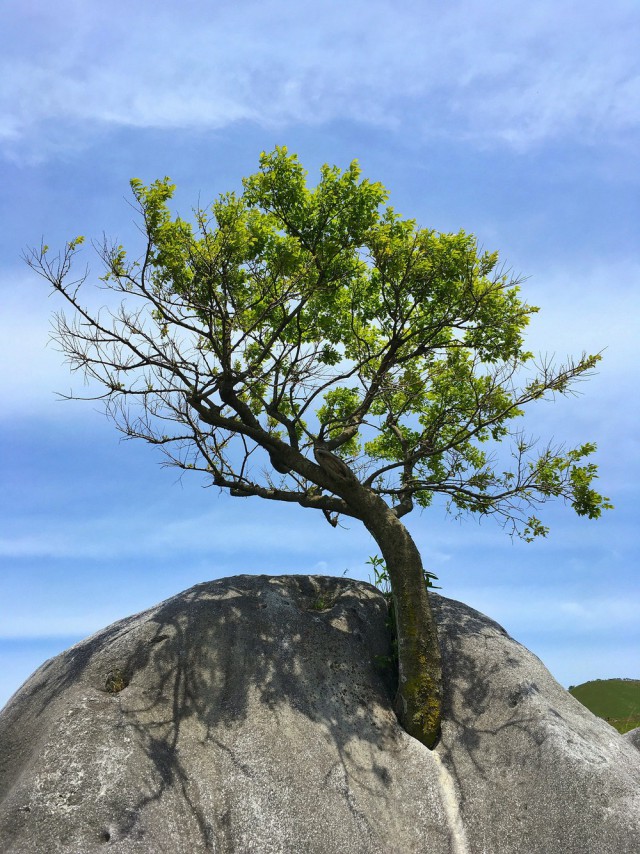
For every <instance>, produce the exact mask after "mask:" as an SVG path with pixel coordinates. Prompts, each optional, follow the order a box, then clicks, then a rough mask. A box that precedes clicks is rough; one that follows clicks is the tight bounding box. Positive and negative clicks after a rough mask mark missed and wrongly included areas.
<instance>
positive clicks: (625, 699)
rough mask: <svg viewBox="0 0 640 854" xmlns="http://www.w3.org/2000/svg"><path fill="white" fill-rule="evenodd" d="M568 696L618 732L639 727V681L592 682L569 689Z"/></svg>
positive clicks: (572, 686) (607, 680) (611, 680)
mask: <svg viewBox="0 0 640 854" xmlns="http://www.w3.org/2000/svg"><path fill="white" fill-rule="evenodd" d="M569 692H570V693H571V694H573V696H574V697H575V698H576V700H580V702H581V703H582V705H583V706H586V707H587V708H588V709H589V711H591V712H593V714H594V715H597V716H598V717H599V718H604V719H605V720H606V721H608V722H609V723H610V724H611V726H614V727H615V728H616V729H617V730H618V732H629V730H630V729H635V728H636V727H637V726H640V679H594V680H593V681H592V682H585V683H584V684H583V685H571V686H570V687H569Z"/></svg>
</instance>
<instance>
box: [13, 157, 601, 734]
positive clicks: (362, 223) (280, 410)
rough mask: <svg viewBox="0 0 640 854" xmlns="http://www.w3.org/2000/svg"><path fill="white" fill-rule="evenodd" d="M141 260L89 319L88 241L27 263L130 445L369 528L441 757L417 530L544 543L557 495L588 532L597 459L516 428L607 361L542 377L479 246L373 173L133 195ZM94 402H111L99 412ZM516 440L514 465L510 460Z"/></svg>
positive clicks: (419, 729)
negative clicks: (429, 525) (182, 195)
mask: <svg viewBox="0 0 640 854" xmlns="http://www.w3.org/2000/svg"><path fill="white" fill-rule="evenodd" d="M131 187H132V190H133V195H134V197H135V201H136V205H137V207H138V209H139V212H140V215H141V220H142V232H143V234H144V237H145V245H144V248H143V250H142V253H141V255H140V257H135V258H134V257H131V256H130V255H129V254H128V253H127V252H126V251H125V249H124V248H123V247H122V246H121V245H116V244H111V243H109V242H107V241H106V240H105V241H104V242H103V243H102V244H101V245H99V246H96V249H97V250H98V252H99V255H100V257H101V259H102V262H103V264H104V275H103V276H102V279H101V281H102V283H103V285H104V286H106V287H107V288H109V289H111V290H113V291H115V292H117V293H118V294H120V295H121V300H122V301H121V302H120V304H119V307H118V308H117V309H114V310H112V311H108V310H107V309H103V310H102V311H100V312H97V313H92V312H91V311H90V310H89V309H88V308H86V307H85V306H84V304H83V303H82V302H81V296H80V293H81V286H82V285H83V283H84V282H85V281H86V279H87V277H88V271H86V270H85V273H84V275H82V276H81V277H80V278H77V279H74V278H73V277H72V276H71V268H72V261H73V258H74V256H75V255H76V254H77V252H78V251H79V247H80V245H81V243H82V242H83V238H81V237H79V238H76V239H75V240H72V241H71V242H70V243H68V244H67V245H66V247H65V249H64V251H62V252H61V253H60V254H58V255H57V256H55V257H52V256H51V254H50V253H49V252H48V247H46V246H41V247H40V248H39V249H36V250H31V251H30V252H28V253H26V260H27V261H28V263H29V264H30V266H31V267H32V268H33V269H34V270H36V271H37V272H38V273H39V274H41V275H43V276H44V277H45V279H47V280H48V281H49V282H50V283H51V285H52V286H53V287H54V289H55V290H56V291H59V292H60V293H61V294H62V295H63V296H64V297H65V298H66V300H67V301H68V302H69V303H70V304H71V306H72V307H73V315H72V317H71V319H68V318H67V317H65V315H64V314H59V315H57V317H56V329H57V333H56V336H55V337H56V338H57V340H58V341H59V343H60V344H61V345H62V349H63V351H64V352H65V353H66V355H67V357H68V359H69V361H70V363H71V366H72V368H74V369H79V370H80V371H82V372H83V373H84V374H85V376H86V377H87V378H88V379H89V380H90V381H97V383H99V385H100V390H101V391H100V394H99V395H96V396H97V397H99V398H100V399H102V400H103V401H104V402H105V404H106V410H107V413H108V414H109V415H110V416H111V417H112V418H113V419H114V421H115V423H116V425H117V426H118V428H119V429H120V430H121V431H123V432H124V434H125V435H126V436H128V437H134V438H142V439H145V440H146V441H147V442H150V443H151V444H153V445H158V446H160V448H161V449H162V450H163V451H164V452H165V454H166V455H167V457H168V459H169V461H170V463H171V464H174V465H176V466H178V467H180V468H182V469H188V470H196V471H200V472H204V474H205V475H206V477H207V478H208V479H209V480H210V482H211V483H212V484H214V485H216V486H218V487H221V488H222V489H226V490H228V491H229V492H230V493H231V495H234V496H238V497H249V496H259V497H261V498H264V499H269V500H275V501H284V502H293V503H297V504H299V505H301V506H302V507H310V508H315V509H318V510H320V511H322V512H323V513H324V515H325V517H326V519H327V521H328V522H329V523H330V524H331V525H334V526H335V525H336V524H337V522H338V519H339V518H340V517H341V516H347V517H352V518H354V519H359V520H360V521H361V522H363V524H364V525H365V526H366V528H367V530H368V531H369V532H370V534H371V535H372V537H373V538H374V540H375V541H376V543H377V544H378V546H379V549H380V551H381V553H382V556H383V559H384V561H385V563H386V567H387V571H388V574H389V577H390V582H391V589H392V597H393V603H394V612H395V620H396V632H397V645H398V658H399V687H398V694H397V713H398V716H399V719H400V722H401V723H402V725H403V726H404V728H405V729H406V730H407V732H409V733H410V734H411V735H413V736H415V737H416V738H418V739H419V740H420V741H422V742H423V743H424V744H426V745H427V746H429V747H432V746H433V745H434V744H435V742H436V741H437V739H438V734H439V729H440V719H441V695H442V687H441V664H440V649H439V645H438V638H437V633H436V626H435V623H434V619H433V616H432V612H431V607H430V603H429V596H428V591H427V585H426V584H425V575H424V572H423V566H422V562H421V558H420V554H419V552H418V549H417V548H416V545H415V543H414V541H413V539H412V538H411V536H410V534H409V532H408V530H407V528H406V527H405V525H404V524H403V522H402V521H401V520H402V519H403V517H404V516H405V515H406V514H407V513H409V512H410V511H411V510H413V509H414V507H415V506H418V507H427V506H428V505H429V504H430V503H431V502H432V500H433V499H434V497H435V496H437V495H443V496H445V497H446V500H447V501H448V506H449V509H450V510H452V511H454V512H456V513H473V514H478V515H480V516H490V515H493V516H496V517H498V518H499V519H500V520H501V521H502V522H503V524H505V525H506V526H508V528H509V530H510V531H511V532H512V533H516V534H519V535H521V536H523V537H524V538H525V539H532V538H533V537H536V536H544V535H545V534H546V531H547V529H546V527H545V526H544V525H543V523H542V522H541V521H540V520H539V519H538V518H537V517H536V516H535V512H536V508H537V507H538V506H539V505H541V504H542V503H544V502H545V501H546V500H547V499H549V498H552V497H560V498H563V499H565V500H566V501H568V502H569V503H570V504H571V505H572V506H573V508H574V509H575V510H576V512H577V513H578V514H580V515H586V516H588V517H590V518H595V517H597V516H599V515H600V514H601V512H602V510H603V509H604V508H607V507H608V506H610V505H609V504H608V501H607V499H606V498H604V497H603V496H601V495H599V494H598V493H597V492H596V491H595V490H594V489H593V488H592V481H593V479H594V478H595V476H596V468H595V465H594V464H593V463H591V462H587V461H586V458H588V457H589V456H590V455H591V454H592V452H593V451H594V450H595V446H594V445H593V444H584V445H581V446H580V447H577V448H574V449H570V450H566V449H563V448H562V447H552V446H550V445H547V446H545V447H544V448H542V449H536V448H534V445H535V443H534V442H533V440H530V439H528V438H526V437H525V435H524V433H523V432H521V431H520V430H517V429H516V428H515V427H514V426H513V422H514V421H517V419H518V418H519V417H520V416H521V415H522V414H523V408H524V407H525V406H526V405H527V404H529V403H532V402H533V401H536V400H541V399H543V398H546V397H549V396H553V395H555V394H568V393H569V392H570V391H571V390H572V388H573V385H574V382H575V381H576V380H578V379H580V378H581V377H584V376H585V375H587V374H588V373H589V372H590V371H591V369H592V368H593V367H594V366H595V365H596V363H597V361H598V360H599V356H598V355H594V356H588V355H583V356H582V357H581V358H579V359H578V360H575V361H569V362H568V363H567V364H565V365H560V366H559V367H554V366H553V365H552V364H550V363H547V362H545V363H543V364H536V363H535V361H534V360H533V357H532V354H531V353H529V352H528V351H527V350H525V349H524V344H523V337H522V335H523V331H524V329H525V327H526V326H527V323H528V321H529V318H530V315H531V314H532V313H533V312H535V311H537V309H536V308H534V307H532V306H530V305H527V303H526V302H523V301H522V300H521V299H520V297H519V281H518V280H517V279H514V278H512V277H511V276H510V275H509V274H508V273H507V272H506V271H505V270H504V269H503V268H501V267H500V266H499V262H498V255H497V253H489V252H483V251H481V250H480V248H479V247H478V244H477V241H476V239H475V238H474V237H473V236H472V235H469V234H466V233H465V232H462V231H461V232H459V233H457V234H441V233H438V232H436V231H433V230H430V229H424V228H418V227H417V225H416V223H415V221H413V220H407V219H402V218H401V217H400V216H399V215H398V214H397V213H396V212H395V211H394V210H393V209H392V208H391V207H384V204H385V202H386V200H387V191H386V190H385V189H384V187H383V186H382V185H381V184H379V183H372V182H369V181H367V180H364V179H362V178H361V175H360V170H359V168H358V165H357V163H356V162H354V163H352V164H351V165H350V167H349V168H348V169H346V170H344V171H341V170H340V169H338V168H337V167H329V166H327V165H325V166H324V167H323V168H322V170H321V175H320V180H319V183H318V184H317V186H316V187H315V188H309V187H308V186H307V182H306V172H305V171H304V169H303V168H302V166H301V164H300V163H299V161H298V159H297V158H296V157H295V156H293V155H289V154H288V152H287V150H286V148H277V149H276V150H275V151H274V152H272V153H270V154H263V155H262V156H261V158H260V168H259V171H258V172H257V173H256V174H254V175H251V176H250V177H248V178H246V179H245V180H244V181H243V190H242V192H241V193H239V194H236V193H228V194H225V195H222V196H220V197H219V198H218V200H217V201H216V202H214V203H213V205H212V206H211V207H210V208H208V209H202V208H198V209H197V210H195V212H194V215H195V219H194V222H193V223H189V222H187V221H185V220H183V219H181V218H179V217H174V216H173V215H172V214H171V212H170V210H169V206H168V203H169V201H170V199H171V197H172V193H173V191H174V186H173V185H172V184H171V183H170V181H169V179H168V178H165V179H164V180H159V181H156V182H154V183H153V184H151V185H150V186H148V187H147V186H144V185H143V184H142V182H141V181H139V180H133V181H131ZM96 396H94V398H93V399H95V397H96ZM508 441H509V442H510V444H509V447H510V451H509V455H506V454H504V453H502V450H501V449H502V448H504V447H505V443H507V442H508Z"/></svg>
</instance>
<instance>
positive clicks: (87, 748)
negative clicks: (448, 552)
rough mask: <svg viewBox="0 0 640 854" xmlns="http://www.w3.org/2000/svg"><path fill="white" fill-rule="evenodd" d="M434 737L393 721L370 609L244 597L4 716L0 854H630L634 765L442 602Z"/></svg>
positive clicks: (100, 653)
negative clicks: (426, 739)
mask: <svg viewBox="0 0 640 854" xmlns="http://www.w3.org/2000/svg"><path fill="white" fill-rule="evenodd" d="M433 598H434V608H435V610H436V613H437V617H438V622H439V626H440V638H441V644H442V647H443V654H444V663H445V678H446V698H445V699H446V710H445V713H446V718H447V720H446V723H445V726H444V730H443V737H442V741H441V742H440V744H439V746H438V747H437V749H436V750H435V751H433V752H430V751H429V750H427V749H426V748H425V747H423V745H421V744H419V743H418V742H417V741H415V740H414V739H412V738H411V737H410V736H408V735H407V734H406V733H405V732H404V731H403V730H402V729H401V728H400V727H399V726H398V723H397V721H396V719H395V716H394V714H393V711H392V699H391V698H392V693H393V686H392V678H391V676H390V670H389V667H388V666H387V665H386V664H385V659H386V657H388V656H389V654H390V650H389V641H388V635H387V630H386V628H385V619H386V606H385V602H384V599H383V597H382V596H381V595H380V594H379V593H378V592H377V591H376V590H375V589H374V588H373V587H371V586H370V585H367V584H364V583H360V582H352V581H349V580H347V579H343V578H325V577H320V576H281V577H266V576H238V577H235V578H228V579H223V580H220V581H214V582H210V583H206V584H201V585H198V586H197V587H194V588H192V589H191V590H188V591H186V592H184V593H182V594H180V595H179V596H176V597H174V598H173V599H170V600H168V601H167V602H164V603H161V604H160V605H158V606H157V607H155V608H152V609H151V610H149V611H146V612H145V613H143V614H139V615H137V616H133V617H130V618H127V619H125V620H121V621H120V622H118V623H115V624H114V625H112V626H110V627H108V628H107V629H105V630H104V631H102V632H99V633H98V634H96V635H94V636H93V637H91V638H89V639H88V640H86V641H83V642H82V643H80V644H77V645H76V646H75V647H73V648H71V649H70V650H68V651H67V652H65V653H63V654H62V655H60V656H58V657H57V658H55V659H52V660H51V661H48V662H46V663H45V664H44V665H43V666H42V667H41V668H40V669H39V670H37V671H36V673H35V674H34V675H33V676H32V677H31V678H30V679H29V680H28V681H27V682H26V683H25V685H24V686H23V687H22V688H21V689H20V691H19V692H18V693H17V694H15V695H14V697H13V698H12V699H11V701H10V702H9V704H8V705H7V706H6V707H5V709H4V710H3V711H2V713H1V714H0V851H2V852H3V854H34V852H47V854H56V852H65V854H85V852H86V854H92V852H106V851H113V852H131V854H136V853H137V852H144V853H145V854H163V852H166V853H167V854H183V852H184V854H199V852H208V851H215V852H224V854H231V852H233V854H256V852H260V854H271V852H273V854H276V852H278V854H298V852H300V854H334V852H335V854H351V852H354V854H355V852H357V853H358V854H373V852H376V854H386V852H388V853H389V854H394V853H395V852H397V854H412V852H416V854H418V852H425V854H426V852H429V854H445V852H446V854H467V853H468V854H609V853H611V854H613V852H615V854H637V852H638V851H640V753H639V752H638V751H637V750H636V749H635V748H634V747H633V745H632V744H631V743H630V742H629V741H628V740H625V739H624V738H623V737H621V736H619V735H618V734H617V733H616V732H615V730H613V728H612V727H610V726H609V725H608V724H607V723H605V722H604V721H601V720H599V719H597V718H595V717H594V716H593V715H592V714H591V713H590V712H588V711H587V710H586V709H585V708H584V707H583V706H581V704H580V703H579V702H578V701H577V700H575V699H574V698H573V697H571V695H570V694H568V693H567V692H566V691H564V689H562V688H561V687H560V686H559V685H558V684H557V683H556V682H555V681H554V680H553V678H552V677H551V675H550V674H549V673H548V671H547V670H546V669H545V668H544V666H543V665H542V664H541V663H540V661H539V660H538V659H537V658H536V657H535V656H533V655H532V654H531V653H530V652H528V651H527V650H526V649H524V648H523V647H522V646H520V645H519V644H518V643H516V642H515V641H514V640H512V639H511V638H510V637H509V636H508V635H507V634H506V633H505V632H504V630H503V629H501V628H500V626H498V625H497V624H496V623H494V622H492V621H491V620H489V619H488V618H486V617H484V616H482V615H481V614H479V613H478V612H477V611H474V610H472V609H471V608H469V607H467V606H465V605H462V604H461V603H459V602H454V601H451V600H447V599H444V598H442V597H437V596H434V597H433Z"/></svg>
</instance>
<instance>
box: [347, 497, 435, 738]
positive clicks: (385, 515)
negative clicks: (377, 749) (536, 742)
mask: <svg viewBox="0 0 640 854" xmlns="http://www.w3.org/2000/svg"><path fill="white" fill-rule="evenodd" d="M380 503H381V504H383V502H380ZM372 510H373V508H371V507H369V513H367V515H366V517H365V518H364V520H363V521H364V523H365V525H366V527H367V529H368V530H369V532H370V533H371V535H372V536H373V538H374V539H375V541H376V542H377V544H378V546H379V547H380V550H381V552H382V556H383V558H384V561H385V563H386V566H387V572H388V573H389V578H390V581H391V593H392V596H393V602H394V607H395V617H396V631H397V641H398V676H399V679H398V693H397V696H396V714H397V715H398V719H399V721H400V723H401V724H402V726H403V728H404V729H405V730H406V731H407V732H408V733H409V735H412V736H413V737H414V738H417V739H418V741H421V742H422V743H423V744H425V745H426V746H427V747H429V748H432V747H434V746H435V745H436V743H437V741H438V739H439V737H440V723H441V717H442V658H441V653H440V645H439V643H438V633H437V628H436V624H435V620H434V617H433V612H432V610H431V604H430V602H429V594H428V591H427V585H426V582H425V579H424V573H423V567H422V559H421V557H420V552H419V551H418V548H417V546H416V544H415V543H414V541H413V539H412V537H411V535H410V534H409V532H408V530H407V529H406V528H405V526H404V525H403V524H402V522H401V521H400V520H399V519H398V518H397V517H396V516H395V515H394V514H393V513H392V512H391V511H390V510H389V508H388V507H387V506H386V504H385V505H384V509H383V508H382V507H380V505H378V506H377V507H375V510H374V511H373V512H372Z"/></svg>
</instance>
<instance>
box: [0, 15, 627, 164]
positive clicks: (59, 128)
mask: <svg viewBox="0 0 640 854" xmlns="http://www.w3.org/2000/svg"><path fill="white" fill-rule="evenodd" d="M8 5H9V9H10V14H9V15H8V16H7V19H8V20H7V28H6V40H7V43H6V47H5V51H4V57H3V59H2V60H1V61H0V73H1V75H2V79H3V86H2V92H3V94H2V95H1V96H0V106H1V107H2V109H1V110H0V115H3V116H4V119H3V120H2V121H1V122H0V139H4V141H5V145H6V147H7V148H8V149H9V150H12V151H13V152H14V154H15V153H16V152H17V150H18V148H20V147H24V143H25V141H27V142H29V144H30V145H31V146H32V147H33V146H34V145H35V146H39V147H42V146H46V145H47V144H50V145H51V144H52V145H54V146H58V145H62V144H64V142H63V138H64V137H65V135H66V136H68V143H69V144H75V143H76V142H77V140H78V136H82V133H83V132H87V130H88V126H91V125H94V126H95V125H100V126H105V125H106V126H131V127H153V128H182V127H186V128H216V127H223V126H226V125H228V124H230V123H231V122H235V121H238V120H241V119H249V120H254V121H257V122H260V123H262V124H267V125H270V124H274V123H275V124H278V123H288V122H303V123H314V122H322V121H329V120H333V119H357V120H360V121H365V122H369V123H371V124H374V125H393V124H395V123H397V122H399V121H400V120H402V122H403V124H404V125H408V126H411V127H416V126H417V127H419V128H420V129H421V130H422V132H424V133H438V134H439V133H444V134H446V135H455V136H467V137H472V138H476V139H478V140H484V141H488V140H494V141H496V140H500V141H503V142H504V141H506V142H507V143H509V144H512V145H516V146H521V147H522V146H527V145H530V144H532V143H536V142H540V141H543V140H547V139H550V138H558V137H563V136H566V135H567V134H570V135H578V136H579V137H580V138H581V139H585V138H590V137H592V138H610V137H611V136H616V135H618V134H620V133H624V132H625V131H627V130H629V129H633V128H637V126H638V122H639V116H640V110H639V109H638V107H639V103H640V68H639V65H638V61H637V50H636V48H637V42H638V30H639V29H640V15H638V12H637V7H635V4H633V3H629V2H626V0H612V2H610V3H608V4H606V5H602V4H600V3H586V4H585V3H576V2H572V0H560V2H554V3H552V2H550V0H544V1H543V2H540V3H537V4H527V5H525V4H519V3H512V2H509V3H507V2H496V3H493V4H491V5H490V7H488V6H487V4H479V3H475V2H472V0H458V2H453V3H451V4H448V5H447V7H443V6H441V4H440V3H437V2H431V3H425V2H417V0H414V2H404V3H403V4H401V5H399V4H397V3H391V2H389V0H370V2H367V3H364V2H353V3H349V4H344V3H338V2H335V0H333V1H332V0H330V1H329V2H324V3H317V2H314V3H311V2H309V0H300V2H298V3H296V4H295V7H292V5H291V4H290V3H289V2H285V0H277V2H273V3H269V4H264V3H257V2H247V0H245V2H239V3H235V4H226V5H224V6H220V4H212V3H210V2H203V0H202V2H198V0H191V2H189V0H187V2H185V3H183V4H180V5H179V6H177V5H176V4H169V3H153V4H151V3H150V2H140V3H137V4H135V5H133V6H132V4H130V3H126V4H125V3H124V2H123V0H116V2H114V3H112V4H109V6H99V5H95V4H87V3H80V2H77V0H61V2H60V3H57V4H55V6H49V4H46V5H45V4H41V6H40V8H38V4H26V5H25V4H21V3H18V2H17V0H14V2H12V3H10V4H8ZM634 7H635V8H634ZM74 127H75V133H73V134H72V133H70V129H71V128H74ZM81 128H83V131H81V130H80V129H81Z"/></svg>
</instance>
